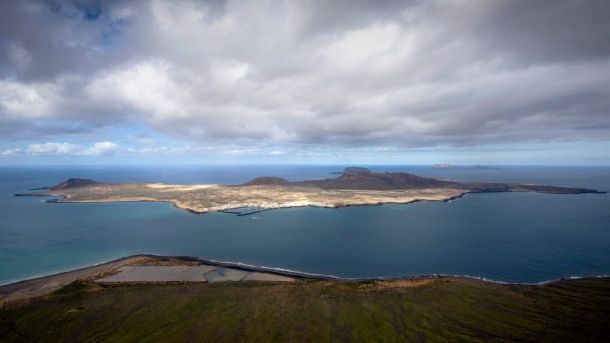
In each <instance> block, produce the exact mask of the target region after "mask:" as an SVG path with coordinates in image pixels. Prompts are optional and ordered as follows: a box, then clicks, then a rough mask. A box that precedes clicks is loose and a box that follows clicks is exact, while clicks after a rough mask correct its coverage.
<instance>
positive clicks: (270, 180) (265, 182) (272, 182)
mask: <svg viewBox="0 0 610 343" xmlns="http://www.w3.org/2000/svg"><path fill="white" fill-rule="evenodd" d="M243 185H244V186H290V185H291V182H290V181H288V180H286V179H282V178H281V177H273V176H261V177H257V178H255V179H252V180H250V181H248V182H246V183H244V184H243Z"/></svg>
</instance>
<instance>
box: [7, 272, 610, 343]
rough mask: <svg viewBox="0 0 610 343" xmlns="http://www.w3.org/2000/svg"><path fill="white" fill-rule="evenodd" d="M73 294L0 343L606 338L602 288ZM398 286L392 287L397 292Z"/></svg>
mask: <svg viewBox="0 0 610 343" xmlns="http://www.w3.org/2000/svg"><path fill="white" fill-rule="evenodd" d="M381 285H383V286H389V285H392V283H382V284H380V283H373V282H338V283H331V282H303V283H297V284H293V285H288V284H255V283H239V284H238V283H235V284H216V285H205V284H185V285H140V286H121V287H114V288H104V289H102V288H101V287H99V286H95V285H91V284H80V283H76V284H72V285H70V286H68V287H66V288H64V289H62V290H60V291H58V292H56V293H55V294H54V295H52V296H50V297H48V298H46V299H39V300H35V301H32V302H30V303H29V304H25V305H21V306H15V307H12V308H8V309H4V310H2V311H1V312H0V341H11V342H12V341H44V342H52V341H70V342H75V341H91V342H98V341H112V342H132V341H163V342H184V341H240V340H241V341H244V340H248V341H252V340H262V341H266V340H275V341H303V340H315V341H337V340H358V341H372V340H378V341H401V340H408V341H421V340H424V339H428V340H433V341H458V340H483V341H490V340H494V341H503V340H507V341H513V340H518V341H536V342H540V341H574V340H583V339H587V340H591V341H595V340H603V339H605V338H607V337H610V326H609V325H608V323H610V279H586V280H572V281H563V282H560V283H556V284H552V285H547V286H515V285H497V284H491V283H485V282H480V281H474V280H465V279H442V280H433V281H432V282H429V283H428V284H425V285H418V286H410V287H395V288H389V287H382V286H381ZM394 285H396V284H394Z"/></svg>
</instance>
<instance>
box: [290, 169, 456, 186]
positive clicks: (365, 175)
mask: <svg viewBox="0 0 610 343" xmlns="http://www.w3.org/2000/svg"><path fill="white" fill-rule="evenodd" d="M293 184H294V183H293ZM302 185H305V186H316V187H321V188H327V189H369V190H372V189H376V190H392V189H421V188H451V187H458V184H457V183H455V182H449V181H443V180H437V179H432V178H427V177H421V176H417V175H413V174H409V173H374V172H370V171H362V170H360V171H358V172H348V173H344V174H343V175H341V176H339V177H338V178H336V179H326V180H311V181H303V182H302Z"/></svg>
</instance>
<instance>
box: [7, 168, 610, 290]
mask: <svg viewBox="0 0 610 343" xmlns="http://www.w3.org/2000/svg"><path fill="white" fill-rule="evenodd" d="M343 167H344V166H328V165H324V166H121V167H116V166H104V167H102V166H45V167H17V166H5V167H0V284H6V283H10V282H14V281H18V280H23V279H27V278H32V277H36V276H41V275H47V274H51V273H55V272H60V271H66V270H70V269H73V268H77V267H83V266H88V265H92V264H96V263H100V262H104V261H108V260H112V259H116V258H120V257H124V256H127V255H132V254H137V253H153V254H161V255H187V256H196V257H201V258H205V259H213V260H219V261H231V262H240V263H244V264H249V265H255V266H266V267H272V268H280V269H289V270H294V271H300V272H305V273H314V274H325V275H333V276H339V277H350V278H367V277H400V276H417V275H430V274H447V275H468V276H473V277H481V278H485V279H490V280H495V281H503V282H520V283H537V282H543V281H547V280H554V279H558V278H565V277H575V276H598V275H610V195H609V194H580V195H553V194H536V193H489V194H469V195H466V196H465V197H463V198H460V199H456V200H454V201H450V202H419V203H413V204H406V205H382V206H355V207H346V208H339V209H325V208H311V207H307V208H290V209H279V210H270V211H264V212H258V213H254V214H252V215H248V216H236V215H233V214H226V213H211V214H203V215H195V214H192V213H189V212H187V211H184V210H181V209H177V208H174V207H173V206H172V205H171V204H167V203H103V204H92V203H88V204H56V203H46V202H45V200H46V198H42V197H15V196H13V194H14V193H19V192H23V191H24V190H26V189H29V188H36V187H43V186H49V185H53V184H57V183H59V182H61V181H63V180H65V179H67V178H70V177H82V178H92V179H95V180H98V181H107V182H121V181H123V182H165V183H182V184H197V183H217V184H235V183H241V182H245V181H248V180H249V179H251V178H253V177H255V176H262V175H266V176H279V177H284V178H287V179H290V180H303V179H314V178H328V177H336V176H337V175H331V174H329V173H331V172H336V171H340V170H342V169H343ZM368 167H369V168H370V169H372V170H375V171H404V172H411V173H414V174H417V175H421V176H431V177H437V178H442V179H452V180H463V181H503V182H525V183H538V184H548V185H555V186H573V187H585V188H592V189H597V190H604V191H610V167H525V166H510V167H501V168H500V169H433V168H431V167H429V166H368Z"/></svg>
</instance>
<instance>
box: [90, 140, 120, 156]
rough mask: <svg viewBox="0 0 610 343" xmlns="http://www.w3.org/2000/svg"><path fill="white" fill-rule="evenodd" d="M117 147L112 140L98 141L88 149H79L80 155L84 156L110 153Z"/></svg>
mask: <svg viewBox="0 0 610 343" xmlns="http://www.w3.org/2000/svg"><path fill="white" fill-rule="evenodd" d="M118 149H119V146H118V145H117V144H115V143H112V142H98V143H95V144H94V145H93V147H91V148H89V149H85V150H82V151H80V155H84V156H101V155H108V154H112V153H114V152H115V151H117V150H118Z"/></svg>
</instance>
